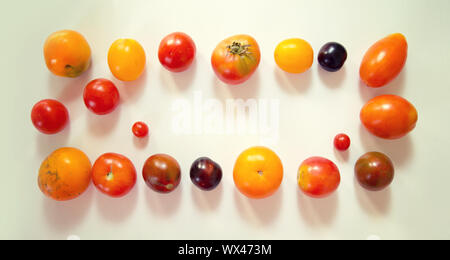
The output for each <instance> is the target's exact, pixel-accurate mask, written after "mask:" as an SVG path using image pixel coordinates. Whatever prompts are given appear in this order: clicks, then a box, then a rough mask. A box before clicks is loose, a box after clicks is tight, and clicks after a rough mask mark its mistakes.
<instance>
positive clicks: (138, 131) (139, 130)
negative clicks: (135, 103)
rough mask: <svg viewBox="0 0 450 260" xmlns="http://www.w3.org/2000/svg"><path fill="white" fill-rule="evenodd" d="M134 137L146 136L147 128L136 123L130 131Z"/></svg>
mask: <svg viewBox="0 0 450 260" xmlns="http://www.w3.org/2000/svg"><path fill="white" fill-rule="evenodd" d="M131 130H132V131H133V134H134V135H135V136H136V137H139V138H143V137H146V136H147V135H148V126H147V124H145V123H144V122H136V123H134V125H133V128H132V129H131Z"/></svg>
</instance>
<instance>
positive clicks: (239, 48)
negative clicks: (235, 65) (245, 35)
mask: <svg viewBox="0 0 450 260" xmlns="http://www.w3.org/2000/svg"><path fill="white" fill-rule="evenodd" d="M248 47H250V44H241V43H239V42H233V43H232V44H231V45H228V46H227V49H228V51H229V52H231V54H237V55H247V54H249V51H248Z"/></svg>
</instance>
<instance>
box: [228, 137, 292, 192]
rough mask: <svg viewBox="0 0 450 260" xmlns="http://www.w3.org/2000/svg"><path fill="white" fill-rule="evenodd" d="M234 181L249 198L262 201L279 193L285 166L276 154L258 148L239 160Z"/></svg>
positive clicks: (245, 152)
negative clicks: (276, 192)
mask: <svg viewBox="0 0 450 260" xmlns="http://www.w3.org/2000/svg"><path fill="white" fill-rule="evenodd" d="M233 179H234V183H235V184H236V187H237V188H238V190H239V191H240V192H241V193H242V194H244V195H245V196H247V197H249V198H254V199H261V198H265V197H268V196H270V195H272V194H273V193H275V191H277V189H278V187H279V186H280V184H281V181H282V180H283V165H282V163H281V160H280V158H279V157H278V156H277V154H276V153H275V152H273V151H272V150H270V149H269V148H266V147H261V146H256V147H252V148H249V149H247V150H245V151H244V152H242V153H241V154H240V155H239V157H238V158H237V160H236V162H235V164H234V169H233Z"/></svg>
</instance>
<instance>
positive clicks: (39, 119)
mask: <svg viewBox="0 0 450 260" xmlns="http://www.w3.org/2000/svg"><path fill="white" fill-rule="evenodd" d="M68 121H69V112H67V109H66V107H65V106H64V105H63V104H62V103H61V102H59V101H57V100H53V99H44V100H41V101H39V102H38V103H36V104H35V105H34V106H33V109H32V110H31V122H33V125H34V127H36V129H37V130H39V131H40V132H42V133H44V134H56V133H58V132H60V131H62V130H63V129H64V127H66V125H67V122H68Z"/></svg>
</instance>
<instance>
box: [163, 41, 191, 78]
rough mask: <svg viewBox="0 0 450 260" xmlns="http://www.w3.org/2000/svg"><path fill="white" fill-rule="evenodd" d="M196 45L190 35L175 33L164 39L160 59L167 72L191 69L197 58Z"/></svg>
mask: <svg viewBox="0 0 450 260" xmlns="http://www.w3.org/2000/svg"><path fill="white" fill-rule="evenodd" d="M195 52H196V48H195V43H194V41H193V40H192V38H191V37H189V35H187V34H185V33H182V32H175V33H171V34H169V35H167V36H166V37H164V39H162V41H161V43H160V45H159V51H158V58H159V61H160V62H161V64H162V65H163V66H164V68H166V69H167V70H170V71H172V72H181V71H184V70H186V69H188V68H189V66H190V65H191V64H192V61H193V60H194V57H195Z"/></svg>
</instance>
